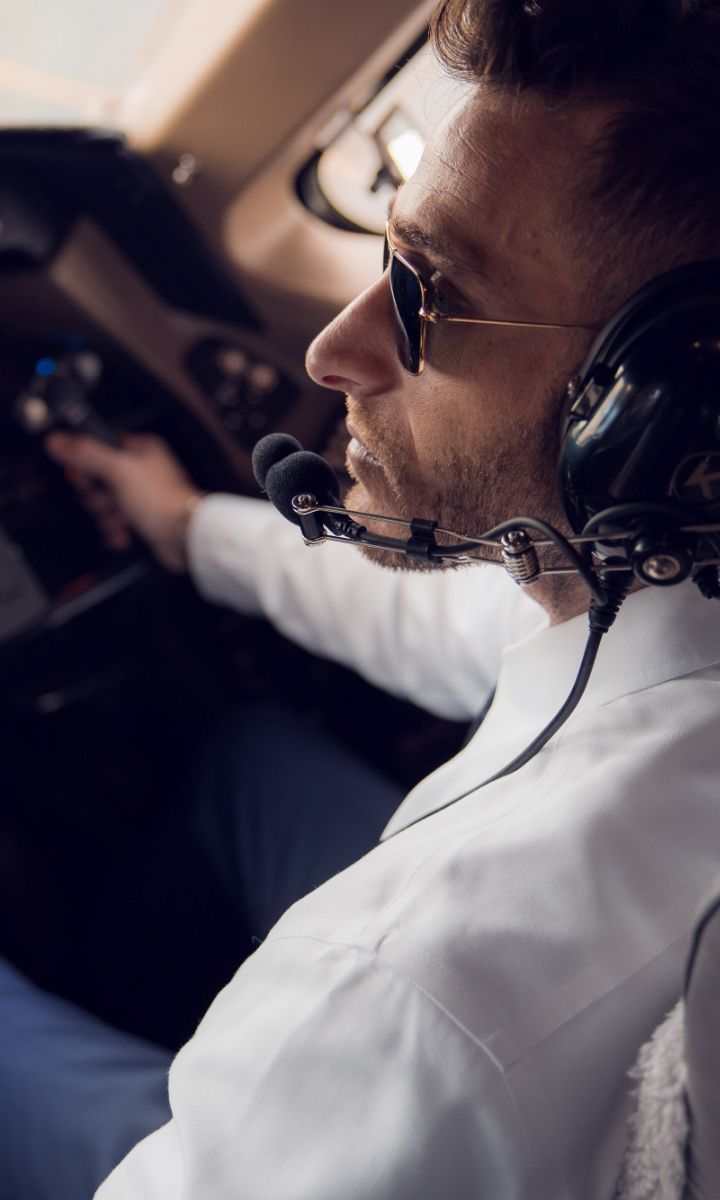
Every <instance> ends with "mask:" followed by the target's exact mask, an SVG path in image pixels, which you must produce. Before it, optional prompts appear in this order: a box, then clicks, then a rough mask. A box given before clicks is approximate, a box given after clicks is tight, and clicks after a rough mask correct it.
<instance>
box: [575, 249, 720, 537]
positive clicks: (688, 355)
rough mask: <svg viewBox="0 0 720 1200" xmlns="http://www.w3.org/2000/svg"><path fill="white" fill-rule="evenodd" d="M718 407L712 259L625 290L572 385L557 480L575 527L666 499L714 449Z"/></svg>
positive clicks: (718, 292)
mask: <svg viewBox="0 0 720 1200" xmlns="http://www.w3.org/2000/svg"><path fill="white" fill-rule="evenodd" d="M719 412H720V262H714V261H713V262H710V261H708V262H702V263H693V264H690V265H689V266H683V267H678V268H676V269H675V270H673V271H669V272H667V274H665V275H662V276H660V277H659V278H657V279H654V280H652V281H651V282H650V283H648V284H646V285H645V286H644V287H643V288H641V289H640V291H638V292H636V293H635V294H634V295H633V296H631V297H630V299H629V300H627V301H626V303H625V304H624V305H623V306H622V308H621V309H620V310H619V311H618V312H617V313H616V314H615V316H614V317H613V318H612V319H611V320H610V321H609V322H608V324H607V325H606V326H605V328H604V329H603V330H602V332H601V333H600V335H599V336H598V338H597V339H596V341H595V343H594V345H593V346H592V347H591V349H590V352H589V354H588V356H587V358H586V360H585V362H584V363H583V365H582V367H581V370H580V374H579V376H578V378H577V379H576V380H575V381H573V384H572V385H571V388H570V390H569V395H568V400H567V402H566V405H565V409H564V413H563V427H562V432H561V448H560V461H559V482H560V490H561V495H562V499H563V502H564V505H565V509H566V512H567V515H568V519H569V521H570V524H571V526H572V527H573V529H574V530H575V532H580V531H581V529H582V528H583V527H584V526H585V524H586V523H587V521H588V520H589V519H590V517H591V516H594V515H595V514H596V513H597V512H599V511H601V510H603V509H604V508H608V507H611V506H612V505H615V504H619V503H624V502H643V501H644V502H648V503H656V502H662V501H667V498H668V496H671V495H672V487H671V485H672V480H673V478H676V473H677V471H678V469H679V468H680V466H681V464H682V462H683V461H685V460H686V459H687V457H688V455H692V454H701V453H704V452H706V451H707V452H709V453H712V454H715V453H716V451H720V429H718V421H717V417H718V413H719ZM676 498H679V497H676ZM700 499H703V497H702V496H700ZM712 499H713V501H714V499H715V498H714V497H712ZM683 502H684V503H689V502H691V498H690V497H688V496H685V497H683Z"/></svg>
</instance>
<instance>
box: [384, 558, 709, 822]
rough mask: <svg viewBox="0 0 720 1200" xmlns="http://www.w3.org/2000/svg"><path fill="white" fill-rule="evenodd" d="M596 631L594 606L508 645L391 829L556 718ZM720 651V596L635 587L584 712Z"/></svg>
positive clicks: (700, 664) (703, 663)
mask: <svg viewBox="0 0 720 1200" xmlns="http://www.w3.org/2000/svg"><path fill="white" fill-rule="evenodd" d="M587 636H588V618H587V614H583V615H581V616H578V617H574V618H573V619H572V620H570V621H565V622H563V623H562V624H560V625H554V626H545V627H542V628H540V629H537V630H535V632H533V633H531V634H530V635H529V636H528V637H526V638H524V639H523V640H522V641H518V642H515V643H514V644H513V645H511V646H508V647H507V648H506V649H505V651H504V652H503V655H502V660H501V665H500V671H499V675H498V681H497V688H496V692H495V698H494V700H493V703H492V706H491V708H490V711H489V712H488V715H487V717H486V718H485V720H484V721H483V723H482V725H481V726H480V728H479V730H478V731H477V733H476V734H475V736H474V737H473V739H472V741H471V742H470V743H469V744H468V745H467V746H466V747H465V748H464V749H463V750H461V751H460V754H458V755H456V756H455V758H454V759H452V760H451V761H450V762H449V763H446V764H444V765H443V766H442V767H440V768H438V770H437V771H435V772H433V774H432V775H430V776H428V777H427V778H426V779H424V780H422V781H421V783H419V784H418V785H417V787H416V788H414V789H413V791H411V792H410V794H409V795H408V796H407V798H406V799H405V800H404V801H403V803H402V804H401V805H400V808H399V809H398V811H397V813H396V814H395V816H394V817H393V818H392V820H391V821H390V824H389V825H388V827H387V829H386V831H385V836H389V835H391V834H393V833H397V832H398V831H399V830H400V829H402V828H403V827H404V826H406V825H408V824H411V823H412V822H413V821H415V820H417V819H418V817H420V816H422V815H424V814H425V813H430V812H432V811H433V810H435V809H437V808H439V807H442V805H443V804H444V803H446V802H447V800H448V799H449V798H450V797H452V796H453V794H456V795H459V794H460V793H461V792H462V791H463V790H464V788H465V787H467V786H468V785H471V784H472V782H473V780H474V779H475V778H476V779H477V783H478V785H479V784H481V783H482V781H483V779H487V778H489V777H490V776H491V775H493V774H494V773H495V771H497V770H499V769H501V768H502V766H503V765H504V764H506V763H508V762H510V761H511V759H512V758H514V757H515V755H516V754H517V753H519V752H520V751H521V750H522V749H523V748H524V746H525V745H527V744H528V743H529V742H530V741H531V740H532V739H533V738H534V737H535V736H536V735H537V734H538V733H539V732H540V731H541V730H542V729H543V728H544V726H545V725H546V724H547V723H548V721H550V720H551V718H552V717H553V716H554V715H555V713H556V712H557V711H558V709H559V708H560V707H561V705H562V704H563V703H564V701H565V699H566V698H567V695H568V693H569V691H570V689H571V687H572V685H573V683H574V680H575V677H576V675H577V672H578V668H579V666H580V660H581V658H582V654H583V650H584V648H585V643H586V641H587ZM718 661H720V604H718V602H717V601H715V602H713V601H710V600H706V599H705V598H704V597H703V596H701V594H700V592H699V591H698V589H697V588H696V587H695V585H694V584H693V583H691V582H690V581H688V582H686V583H684V584H680V585H677V586H675V587H669V588H643V589H642V590H641V591H638V592H634V593H633V594H632V595H630V596H628V597H627V598H626V600H625V602H624V604H623V606H622V608H621V609H620V612H619V614H618V616H617V619H616V621H615V624H614V625H613V626H612V627H611V629H610V630H609V631H608V633H606V634H605V636H604V637H603V639H602V642H601V644H600V649H599V651H598V655H597V659H596V662H595V666H594V668H593V672H592V674H591V676H590V681H589V683H588V686H587V688H586V690H585V693H584V695H583V697H582V699H581V701H580V703H579V705H578V708H577V710H576V711H577V712H583V711H587V710H590V709H592V708H597V707H599V706H600V705H602V704H608V703H610V702H611V701H613V700H617V699H619V698H620V697H621V696H626V695H630V694H631V693H632V692H638V691H642V690H643V689H645V688H649V687H653V686H655V685H656V684H659V683H664V682H666V681H667V680H669V679H676V678H679V677H680V676H683V675H689V674H691V673H692V672H693V671H699V670H702V669H703V668H704V667H709V666H711V665H713V664H715V663H717V662H718Z"/></svg>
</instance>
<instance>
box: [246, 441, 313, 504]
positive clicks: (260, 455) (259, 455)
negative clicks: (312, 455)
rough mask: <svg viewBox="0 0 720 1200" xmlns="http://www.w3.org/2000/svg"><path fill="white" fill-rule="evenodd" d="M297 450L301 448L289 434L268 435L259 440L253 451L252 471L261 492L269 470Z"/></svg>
mask: <svg viewBox="0 0 720 1200" xmlns="http://www.w3.org/2000/svg"><path fill="white" fill-rule="evenodd" d="M298 450H302V446H301V445H300V443H299V441H298V440H297V438H294V437H293V436H292V434H290V433H269V434H268V435H267V437H264V438H260V441H259V442H257V443H256V445H255V447H254V449H253V453H252V469H253V475H254V476H255V478H256V480H257V483H258V486H259V487H261V488H262V489H263V491H265V480H266V478H267V473H268V471H269V470H270V468H271V467H274V466H275V464H276V463H279V462H281V461H282V459H283V458H287V456H288V455H289V454H296V453H297V451H298Z"/></svg>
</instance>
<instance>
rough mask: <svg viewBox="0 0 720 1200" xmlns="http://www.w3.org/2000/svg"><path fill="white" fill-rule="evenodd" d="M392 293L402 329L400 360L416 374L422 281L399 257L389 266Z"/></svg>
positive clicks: (407, 368) (418, 368)
mask: <svg viewBox="0 0 720 1200" xmlns="http://www.w3.org/2000/svg"><path fill="white" fill-rule="evenodd" d="M390 290H391V292H392V298H393V302H394V305H395V311H396V313H397V315H398V322H399V326H400V328H399V330H398V334H399V347H398V348H399V350H400V360H401V362H402V365H403V366H404V367H405V369H406V370H407V371H412V373H413V375H417V373H418V371H419V370H420V340H421V333H422V319H421V317H420V316H419V313H420V309H421V308H422V303H423V296H422V288H421V287H420V281H419V279H417V277H416V276H415V275H414V274H413V272H412V271H411V270H410V269H409V267H406V266H405V264H404V263H402V262H400V260H399V259H398V258H393V260H392V262H391V264H390Z"/></svg>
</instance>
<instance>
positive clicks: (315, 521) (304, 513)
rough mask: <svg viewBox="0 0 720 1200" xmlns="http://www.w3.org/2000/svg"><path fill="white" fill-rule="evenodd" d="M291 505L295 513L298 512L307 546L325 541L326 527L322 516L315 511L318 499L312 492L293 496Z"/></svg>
mask: <svg viewBox="0 0 720 1200" xmlns="http://www.w3.org/2000/svg"><path fill="white" fill-rule="evenodd" d="M291 504H292V507H293V512H296V513H297V515H298V517H299V519H300V528H301V530H302V535H303V538H304V540H305V542H306V543H307V545H308V546H311V545H312V544H313V543H314V542H318V543H319V542H322V541H324V540H325V527H324V525H323V522H322V520H321V515H320V514H319V513H317V512H315V511H314V510H315V509H317V507H318V502H317V498H316V497H315V496H312V495H311V494H310V492H301V494H300V495H299V496H293V498H292V501H291Z"/></svg>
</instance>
